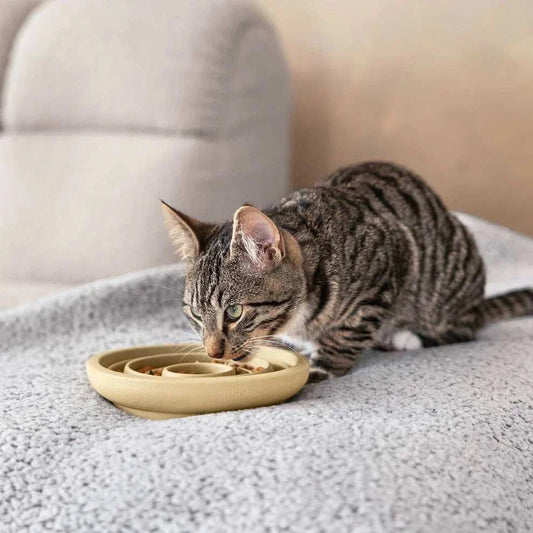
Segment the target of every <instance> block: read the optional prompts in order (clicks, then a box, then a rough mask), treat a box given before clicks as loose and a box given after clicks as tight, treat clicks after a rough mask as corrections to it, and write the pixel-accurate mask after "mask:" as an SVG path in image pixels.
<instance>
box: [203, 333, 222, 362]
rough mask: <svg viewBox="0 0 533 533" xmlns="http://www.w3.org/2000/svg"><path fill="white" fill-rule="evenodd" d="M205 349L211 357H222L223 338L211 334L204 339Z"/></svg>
mask: <svg viewBox="0 0 533 533" xmlns="http://www.w3.org/2000/svg"><path fill="white" fill-rule="evenodd" d="M204 345H205V351H206V352H207V355H208V356H209V357H211V358H212V359H221V358H222V357H224V340H223V339H221V338H220V337H216V336H211V337H207V338H206V339H205V340H204Z"/></svg>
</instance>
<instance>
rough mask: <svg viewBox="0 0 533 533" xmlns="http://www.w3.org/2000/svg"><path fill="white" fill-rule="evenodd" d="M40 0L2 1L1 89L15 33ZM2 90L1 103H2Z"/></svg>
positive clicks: (0, 5)
mask: <svg viewBox="0 0 533 533" xmlns="http://www.w3.org/2000/svg"><path fill="white" fill-rule="evenodd" d="M39 2H40V0H2V2H0V89H1V87H2V85H3V81H4V73H5V71H6V67H7V62H8V59H9V53H10V51H11V46H12V44H13V40H14V39H15V35H16V34H17V31H18V30H19V28H20V26H21V25H22V23H23V22H24V20H25V19H26V17H27V16H28V14H29V13H30V11H31V10H32V9H33V8H34V7H35V6H36V5H37V4H38V3H39ZM1 92H2V91H1V90H0V104H1Z"/></svg>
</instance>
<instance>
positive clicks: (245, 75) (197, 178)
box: [0, 0, 289, 282]
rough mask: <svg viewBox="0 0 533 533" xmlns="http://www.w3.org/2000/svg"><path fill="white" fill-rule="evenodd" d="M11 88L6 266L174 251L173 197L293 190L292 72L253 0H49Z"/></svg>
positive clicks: (2, 222)
mask: <svg viewBox="0 0 533 533" xmlns="http://www.w3.org/2000/svg"><path fill="white" fill-rule="evenodd" d="M3 95H4V97H3V102H2V117H3V123H4V132H3V134H2V135H1V137H0V198H2V199H4V198H5V199H6V201H5V207H4V209H3V212H2V213H1V214H0V246H1V247H2V254H0V279H2V278H8V279H23V280H27V279H40V280H44V281H54V282H65V281H68V282H77V281H85V280H90V279H95V278H99V277H103V276H109V275H114V274H118V273H121V272H125V271H131V270H137V269H141V268H145V267H150V266H155V265H158V264H162V263H166V262H169V261H172V260H174V258H173V256H172V254H171V249H170V246H169V245H168V243H167V238H166V235H165V230H164V227H163V224H162V222H161V216H160V210H159V205H158V198H159V197H160V198H164V199H165V200H166V201H168V202H169V203H171V204H174V205H175V206H176V207H178V208H180V209H182V210H184V211H186V212H188V213H190V214H191V215H193V216H196V217H198V218H203V219H208V220H209V219H210V220H215V221H216V220H222V219H224V218H227V217H229V216H231V214H232V212H233V211H234V210H235V209H236V208H237V207H239V206H240V205H241V204H242V203H244V202H247V201H248V202H252V203H255V204H256V205H258V206H261V205H267V204H269V203H271V202H273V201H275V200H277V199H278V198H279V197H280V196H281V195H283V194H284V193H285V192H286V190H287V188H288V171H289V155H288V154H289V138H288V124H289V93H288V80H287V72H286V69H285V64H284V61H283V57H282V55H281V52H280V49H279V47H278V43H277V38H276V35H275V33H274V32H273V30H272V28H271V27H270V25H269V24H268V22H267V21H266V20H265V19H264V18H263V16H262V15H261V13H260V12H259V11H258V10H257V9H256V8H255V7H254V6H253V5H251V4H250V3H248V2H244V1H241V0H225V1H220V0H195V2H190V1H189V0H158V1H157V2H153V1H152V0H52V1H47V2H44V3H43V4H41V5H40V6H38V7H37V8H36V9H35V10H34V11H33V12H32V13H31V15H30V17H29V18H28V19H27V20H26V22H25V23H24V25H23V26H22V28H21V29H20V31H19V33H18V35H17V37H16V40H15V44H14V46H13V47H12V49H11V53H10V58H9V67H8V71H7V74H6V76H5V80H4V90H3Z"/></svg>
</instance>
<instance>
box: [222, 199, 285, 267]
mask: <svg viewBox="0 0 533 533" xmlns="http://www.w3.org/2000/svg"><path fill="white" fill-rule="evenodd" d="M230 250H231V256H234V255H235V254H238V253H244V254H245V255H246V256H247V257H248V259H250V261H251V262H252V264H253V265H254V266H256V267H258V268H259V269H260V270H263V271H265V270H270V269H271V268H273V267H274V266H275V265H277V264H278V263H279V262H280V261H281V260H282V259H283V257H285V243H284V241H283V235H282V234H281V232H280V230H279V229H278V227H277V226H276V224H274V222H272V220H271V219H270V218H268V217H267V216H266V215H265V214H264V213H262V212H261V211H260V210H259V209H257V208H255V207H253V206H251V205H244V206H242V207H241V208H239V209H237V211H235V214H234V215H233V236H232V238H231V248H230Z"/></svg>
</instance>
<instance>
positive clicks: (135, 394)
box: [86, 343, 309, 420]
mask: <svg viewBox="0 0 533 533" xmlns="http://www.w3.org/2000/svg"><path fill="white" fill-rule="evenodd" d="M246 365H247V367H248V368H242V367H240V366H239V367H233V366H229V365H226V364H222V363H216V362H214V361H213V360H212V359H210V358H209V357H208V356H207V355H206V353H205V352H204V351H203V350H202V349H201V345H199V344H196V343H182V344H178V345H158V346H142V347H137V348H126V349H122V350H112V351H109V352H105V353H101V354H96V355H93V356H92V357H91V358H90V359H89V360H88V361H87V365H86V366H87V376H88V378H89V382H90V383H91V385H92V386H93V387H94V389H95V390H96V391H97V392H98V393H99V394H100V395H102V396H103V397H104V398H106V399H108V400H110V401H111V402H113V404H114V405H116V406H117V407H119V408H120V409H122V410H124V411H127V412H129V413H132V414H135V415H137V416H141V417H143V418H151V419H159V420H163V419H168V418H176V417H182V416H190V415H197V414H203V413H215V412H219V411H230V410H235V409H247V408H251V407H261V406H265V405H272V404H275V403H280V402H283V401H285V400H287V399H288V398H290V397H291V396H294V395H295V394H296V393H297V392H298V391H299V390H300V389H301V388H302V387H303V386H304V385H305V383H306V381H307V377H308V375H309V363H308V361H307V359H305V358H304V357H303V356H301V355H300V354H297V353H295V352H292V351H290V350H286V349H284V348H278V347H270V346H269V347H266V346H265V347H261V348H259V349H258V351H257V354H256V355H255V356H254V357H252V358H251V359H250V360H248V361H246ZM146 367H150V368H151V369H153V370H154V371H155V370H160V371H161V375H150V374H146V373H144V372H143V370H144V369H145V368H146ZM218 368H220V370H218Z"/></svg>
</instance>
